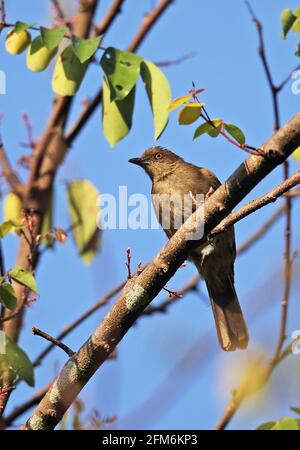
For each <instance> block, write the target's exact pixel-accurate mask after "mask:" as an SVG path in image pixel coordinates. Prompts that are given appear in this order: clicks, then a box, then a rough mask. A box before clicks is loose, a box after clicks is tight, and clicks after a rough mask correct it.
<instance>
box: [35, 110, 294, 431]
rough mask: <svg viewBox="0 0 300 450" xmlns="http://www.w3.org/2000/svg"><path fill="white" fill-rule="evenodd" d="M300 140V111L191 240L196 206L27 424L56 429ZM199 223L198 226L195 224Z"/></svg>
mask: <svg viewBox="0 0 300 450" xmlns="http://www.w3.org/2000/svg"><path fill="white" fill-rule="evenodd" d="M299 145H300V113H298V114H297V115H296V116H295V117H294V118H293V119H292V120H291V121H290V122H289V123H287V124H286V125H285V126H284V127H283V128H282V129H280V130H279V131H278V132H277V133H276V134H275V135H274V136H273V137H272V138H271V139H270V140H269V141H268V142H266V144H265V145H264V146H263V147H262V150H263V152H264V156H263V157H257V156H250V157H249V158H248V159H247V160H246V161H245V162H244V163H243V164H241V165H240V167H239V168H238V169H237V170H236V171H235V172H234V173H233V175H232V176H231V177H230V178H229V179H228V180H227V181H226V182H225V183H224V184H223V185H221V186H220V187H219V188H218V189H217V190H216V191H215V192H214V193H213V194H212V195H211V196H210V197H209V198H208V199H207V201H206V204H205V212H204V236H203V238H201V239H200V240H196V241H195V240H191V230H192V231H194V232H196V231H197V230H198V228H196V226H199V225H200V224H199V223H198V222H197V217H198V213H197V211H195V213H193V214H192V215H191V216H190V217H189V218H188V219H187V221H186V222H185V223H184V225H183V226H182V227H181V228H180V229H179V230H178V231H177V232H176V233H175V234H174V236H173V237H172V238H171V239H170V241H169V242H168V243H167V244H166V245H165V246H164V248H163V249H162V250H161V251H160V252H159V254H158V255H157V256H156V257H155V258H154V260H153V261H152V262H151V263H150V264H149V265H148V266H147V267H146V268H145V269H144V270H143V272H142V273H141V274H140V275H138V276H136V277H133V278H131V279H130V280H128V281H127V283H126V286H125V288H124V290H123V292H122V293H121V295H120V297H119V298H118V300H117V301H116V303H115V304H114V305H113V307H112V309H111V310H110V312H109V313H108V314H107V315H106V316H105V318H104V319H103V321H102V322H101V323H100V325H99V326H98V327H97V328H96V330H95V331H94V333H93V334H92V335H91V337H90V338H89V339H88V340H87V342H86V343H85V344H83V345H82V347H81V348H80V349H79V350H78V352H77V353H76V354H75V355H74V356H73V357H72V358H70V359H69V360H68V362H67V363H66V364H65V366H64V367H63V369H62V370H61V372H60V374H59V375H58V377H57V379H56V380H55V382H54V383H53V385H52V386H51V388H50V389H49V390H48V392H47V394H46V395H45V397H44V398H43V399H42V401H41V402H40V404H39V405H38V406H37V408H36V410H35V411H34V413H33V415H32V416H31V417H30V419H29V420H28V421H27V424H26V427H27V428H28V429H53V428H55V426H56V425H57V424H58V422H59V421H60V420H61V418H62V417H63V414H64V413H65V411H66V410H67V409H68V408H69V406H70V405H71V403H72V402H73V400H74V399H75V398H76V397H77V395H78V394H79V392H80V391H81V389H82V388H83V386H84V385H85V384H86V383H87V382H88V381H89V379H90V378H91V377H92V375H93V374H94V373H95V372H96V370H97V369H98V368H99V367H100V366H101V364H102V363H103V362H104V361H105V360H106V359H107V357H108V355H109V354H110V353H111V352H112V351H113V350H114V349H115V347H116V346H117V344H118V343H119V342H120V340H121V339H122V338H123V336H124V335H125V334H126V333H127V331H128V330H129V329H130V328H131V326H132V325H133V323H134V322H135V321H136V319H137V318H138V317H139V315H140V314H141V312H142V311H143V310H144V309H145V308H146V307H147V306H148V305H149V303H150V302H151V301H152V300H153V299H154V298H155V297H156V295H157V294H158V293H159V292H160V290H161V289H162V288H163V287H164V286H165V285H166V283H167V282H168V280H169V279H170V278H171V277H172V276H173V275H174V273H175V272H176V270H177V269H178V268H179V267H180V266H181V264H182V263H183V262H184V261H185V259H187V257H188V255H189V254H190V253H191V251H192V250H193V248H195V246H198V245H200V244H201V243H204V242H206V236H207V235H208V234H209V233H210V232H211V231H212V229H213V228H214V227H215V226H216V225H217V224H218V223H219V222H220V221H221V220H222V219H224V218H225V217H226V216H227V215H228V214H229V212H230V211H231V210H232V209H233V208H234V207H235V206H236V205H237V204H238V203H239V202H240V201H241V200H242V199H243V198H244V197H245V196H246V195H247V194H248V193H249V192H250V191H251V190H252V189H253V188H254V187H255V186H256V185H257V184H258V183H259V182H260V181H261V180H262V179H263V178H264V177H266V175H267V174H269V173H270V172H271V171H272V170H273V169H274V168H275V167H277V166H278V164H281V163H283V161H285V159H286V158H287V157H288V156H289V155H290V154H291V153H292V152H293V151H294V150H295V148H297V147H298V146H299ZM195 224H196V225H195Z"/></svg>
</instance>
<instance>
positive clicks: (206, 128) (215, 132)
mask: <svg viewBox="0 0 300 450" xmlns="http://www.w3.org/2000/svg"><path fill="white" fill-rule="evenodd" d="M212 123H213V124H214V127H213V126H212V125H211V124H210V123H207V122H205V123H203V124H202V125H200V126H199V127H198V128H197V129H196V131H195V133H194V138H193V139H196V138H198V137H199V136H201V135H202V134H206V133H207V134H208V135H209V136H210V137H213V138H215V137H217V136H219V134H220V130H221V126H222V120H221V119H214V120H212Z"/></svg>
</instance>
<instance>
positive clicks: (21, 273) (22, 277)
mask: <svg viewBox="0 0 300 450" xmlns="http://www.w3.org/2000/svg"><path fill="white" fill-rule="evenodd" d="M8 275H9V277H10V278H11V279H12V280H14V281H15V282H16V283H19V284H21V285H22V286H25V287H27V288H28V289H30V290H31V291H33V292H35V293H38V290H37V286H36V282H35V279H34V276H33V275H32V273H31V272H28V271H27V270H24V269H22V267H19V266H16V267H14V268H13V269H11V270H10V271H9V272H8Z"/></svg>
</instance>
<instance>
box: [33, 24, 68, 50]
mask: <svg viewBox="0 0 300 450" xmlns="http://www.w3.org/2000/svg"><path fill="white" fill-rule="evenodd" d="M40 30H41V37H42V41H43V44H44V46H45V47H46V48H47V50H49V51H51V50H54V49H55V48H57V47H58V46H59V44H60V43H61V41H62V39H63V37H64V35H65V34H66V32H67V30H68V28H67V27H66V26H65V25H63V26H61V27H58V28H45V27H41V28H40Z"/></svg>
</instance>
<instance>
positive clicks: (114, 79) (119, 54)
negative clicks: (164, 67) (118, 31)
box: [100, 47, 142, 100]
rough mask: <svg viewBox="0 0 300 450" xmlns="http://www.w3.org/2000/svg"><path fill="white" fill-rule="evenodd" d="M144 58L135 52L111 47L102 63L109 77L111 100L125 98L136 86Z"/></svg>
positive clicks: (106, 51)
mask: <svg viewBox="0 0 300 450" xmlns="http://www.w3.org/2000/svg"><path fill="white" fill-rule="evenodd" d="M141 61H142V58H141V57H140V56H138V55H136V54H134V53H131V52H126V51H121V50H118V49H116V48H113V47H109V48H108V49H107V50H105V52H104V53H103V55H102V58H101V61H100V64H101V67H102V69H103V71H104V73H105V75H106V77H107V80H108V83H109V87H110V92H111V100H123V98H125V97H126V96H127V95H128V94H129V93H130V92H131V90H132V89H133V88H134V86H135V85H136V82H137V80H138V77H139V74H140V66H141Z"/></svg>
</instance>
